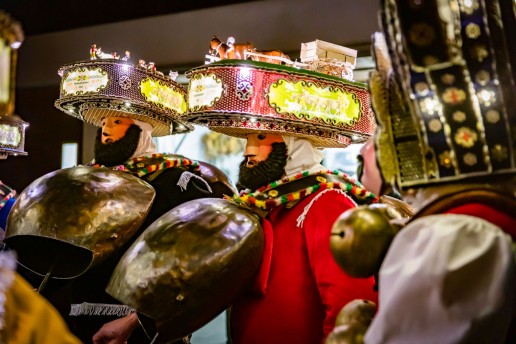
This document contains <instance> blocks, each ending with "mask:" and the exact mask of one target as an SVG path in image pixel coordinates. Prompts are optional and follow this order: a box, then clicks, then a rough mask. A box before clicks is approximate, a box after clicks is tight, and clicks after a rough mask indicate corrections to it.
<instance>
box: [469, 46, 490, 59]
mask: <svg viewBox="0 0 516 344" xmlns="http://www.w3.org/2000/svg"><path fill="white" fill-rule="evenodd" d="M471 56H472V57H473V58H474V59H477V61H478V62H482V61H484V59H485V58H486V57H488V56H489V52H488V51H487V48H486V46H485V45H483V44H475V45H474V46H473V48H471Z"/></svg>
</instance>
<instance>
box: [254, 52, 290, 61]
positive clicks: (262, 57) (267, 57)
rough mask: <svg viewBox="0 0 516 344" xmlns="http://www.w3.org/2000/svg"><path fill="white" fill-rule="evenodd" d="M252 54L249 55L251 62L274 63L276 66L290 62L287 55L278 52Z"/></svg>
mask: <svg viewBox="0 0 516 344" xmlns="http://www.w3.org/2000/svg"><path fill="white" fill-rule="evenodd" d="M253 53H254V54H252V55H251V59H252V60H253V61H260V62H267V63H276V64H282V63H283V64H287V61H286V60H288V61H291V60H290V57H288V55H287V54H284V53H283V52H281V51H279V50H255V51H253ZM255 54H256V55H255Z"/></svg>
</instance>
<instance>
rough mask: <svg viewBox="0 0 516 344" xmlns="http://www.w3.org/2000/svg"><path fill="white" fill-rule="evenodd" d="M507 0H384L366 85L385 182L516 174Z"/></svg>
mask: <svg viewBox="0 0 516 344" xmlns="http://www.w3.org/2000/svg"><path fill="white" fill-rule="evenodd" d="M515 6H516V5H515V3H514V1H507V0H450V1H441V0H420V1H415V0H410V1H401V0H383V1H382V13H381V19H382V22H381V25H382V28H383V31H384V35H385V39H384V36H382V35H381V34H376V35H375V36H374V52H375V58H376V62H377V70H376V71H375V72H373V73H372V75H371V80H370V89H371V94H372V104H373V108H374V110H375V112H376V115H377V120H378V125H379V127H378V133H377V136H376V137H377V142H376V143H377V146H379V151H378V162H379V164H380V168H381V170H382V174H383V175H384V178H385V179H386V181H387V182H389V183H392V184H397V185H398V186H399V187H412V186H414V187H417V186H424V185H427V184H436V183H445V182H449V181H456V180H461V179H464V178H473V177H483V176H489V175H495V174H496V175H498V174H508V173H510V174H513V173H516V166H515V164H516V155H515V148H516V147H515V140H516V87H515V81H516V45H515V44H514V37H512V36H513V35H514V33H515V32H516V19H515V17H516V9H515Z"/></svg>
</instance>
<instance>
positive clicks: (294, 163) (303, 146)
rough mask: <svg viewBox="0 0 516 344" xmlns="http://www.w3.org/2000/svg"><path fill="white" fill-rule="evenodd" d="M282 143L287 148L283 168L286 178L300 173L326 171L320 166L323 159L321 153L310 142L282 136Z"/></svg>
mask: <svg viewBox="0 0 516 344" xmlns="http://www.w3.org/2000/svg"><path fill="white" fill-rule="evenodd" d="M283 141H285V145H286V146H287V156H288V157H287V164H286V166H285V176H286V177H291V176H292V175H295V174H296V173H299V172H302V171H310V172H315V171H319V170H326V169H327V168H326V167H324V166H323V165H321V161H322V160H323V159H324V154H323V152H322V151H321V150H320V149H318V148H315V147H314V146H313V144H312V143H311V142H310V141H308V140H306V139H301V138H298V137H293V136H283Z"/></svg>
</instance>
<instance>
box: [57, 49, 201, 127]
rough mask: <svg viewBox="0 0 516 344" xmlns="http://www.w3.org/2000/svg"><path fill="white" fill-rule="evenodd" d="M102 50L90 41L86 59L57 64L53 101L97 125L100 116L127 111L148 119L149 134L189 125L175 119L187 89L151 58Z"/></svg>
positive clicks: (125, 114) (128, 114)
mask: <svg viewBox="0 0 516 344" xmlns="http://www.w3.org/2000/svg"><path fill="white" fill-rule="evenodd" d="M130 59H131V55H130V53H129V52H128V51H126V52H125V56H124V57H120V55H119V54H117V53H116V52H115V53H111V54H108V53H105V52H102V49H101V48H100V47H97V45H96V44H93V45H92V47H91V51H90V60H89V61H81V62H77V63H74V64H70V65H66V66H63V67H61V68H60V69H59V75H60V76H61V77H62V79H61V87H60V96H59V99H57V100H56V102H55V106H56V107H57V108H58V109H60V110H62V111H64V112H65V113H67V114H68V115H71V116H73V117H76V118H79V119H81V120H83V121H85V122H88V123H91V124H93V125H95V126H101V125H102V119H103V118H105V117H129V118H132V119H136V120H140V121H143V122H147V123H150V124H151V125H152V126H153V131H152V136H165V135H170V134H175V133H185V132H188V131H191V130H193V127H192V126H191V125H189V124H187V123H186V122H183V121H181V120H180V119H179V116H180V115H182V114H183V113H184V112H185V111H186V108H187V105H186V90H185V89H184V88H183V86H181V85H180V84H179V83H177V82H175V81H174V80H173V79H172V78H171V77H169V76H165V75H164V74H163V73H161V72H160V71H157V70H156V67H155V63H154V62H149V63H146V62H145V61H144V60H139V62H138V64H137V65H134V64H132V63H131V62H130Z"/></svg>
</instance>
